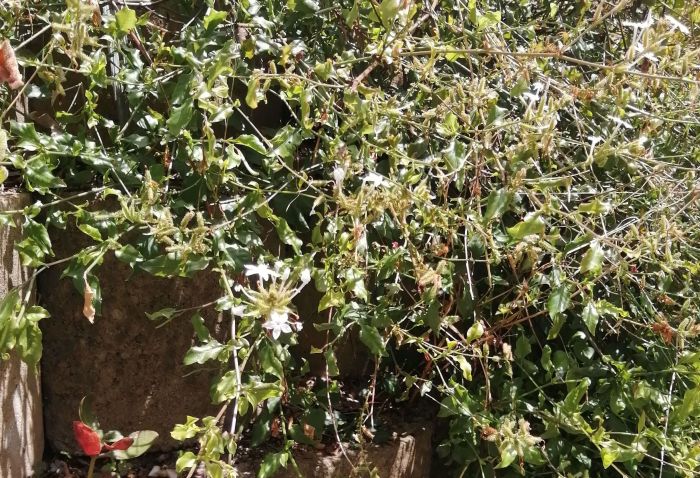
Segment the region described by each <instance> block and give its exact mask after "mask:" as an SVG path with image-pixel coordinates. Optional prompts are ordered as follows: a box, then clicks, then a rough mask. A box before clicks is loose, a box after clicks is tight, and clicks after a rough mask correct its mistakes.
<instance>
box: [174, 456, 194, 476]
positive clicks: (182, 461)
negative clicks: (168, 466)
mask: <svg viewBox="0 0 700 478" xmlns="http://www.w3.org/2000/svg"><path fill="white" fill-rule="evenodd" d="M195 466H197V455H195V454H194V453H192V452H191V451H186V452H185V453H183V454H182V455H180V457H179V458H178V459H177V461H176V462H175V471H177V472H178V473H182V471H184V470H187V469H190V468H194V467H195Z"/></svg>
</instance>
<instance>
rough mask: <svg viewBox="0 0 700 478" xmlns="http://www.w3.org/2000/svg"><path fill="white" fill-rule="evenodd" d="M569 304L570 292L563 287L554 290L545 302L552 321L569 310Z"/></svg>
mask: <svg viewBox="0 0 700 478" xmlns="http://www.w3.org/2000/svg"><path fill="white" fill-rule="evenodd" d="M570 304H571V292H570V291H569V288H568V287H566V286H565V285H560V286H557V287H555V288H554V290H552V292H551V293H550V294H549V299H548V300H547V311H548V312H549V317H551V318H552V319H553V318H554V317H556V316H557V315H558V314H561V313H562V312H564V311H565V310H566V309H568V308H569V305H570Z"/></svg>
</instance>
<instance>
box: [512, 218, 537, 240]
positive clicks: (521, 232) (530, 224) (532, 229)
mask: <svg viewBox="0 0 700 478" xmlns="http://www.w3.org/2000/svg"><path fill="white" fill-rule="evenodd" d="M544 229H545V222H544V219H543V218H542V216H540V215H539V214H532V215H530V216H528V217H527V218H525V220H523V221H521V222H519V223H518V224H516V225H515V226H513V227H509V228H508V229H507V232H508V235H509V236H510V237H512V238H513V239H515V240H516V241H517V240H520V239H522V238H524V237H526V236H530V235H533V234H536V235H542V234H544Z"/></svg>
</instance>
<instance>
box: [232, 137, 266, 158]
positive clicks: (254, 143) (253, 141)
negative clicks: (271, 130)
mask: <svg viewBox="0 0 700 478" xmlns="http://www.w3.org/2000/svg"><path fill="white" fill-rule="evenodd" d="M233 142H234V143H236V144H241V145H243V146H246V147H248V148H250V149H252V150H253V151H255V152H256V153H260V154H267V148H266V147H265V145H264V144H263V142H262V141H260V139H259V138H258V137H257V136H254V135H252V134H242V135H240V136H239V137H238V138H236V139H234V140H233Z"/></svg>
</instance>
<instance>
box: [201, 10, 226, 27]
mask: <svg viewBox="0 0 700 478" xmlns="http://www.w3.org/2000/svg"><path fill="white" fill-rule="evenodd" d="M226 16H227V12H221V11H218V10H214V9H210V10H209V13H207V15H206V16H205V17H204V29H205V30H209V28H210V27H211V28H214V27H216V26H217V25H218V24H219V23H221V22H223V21H224V20H226Z"/></svg>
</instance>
